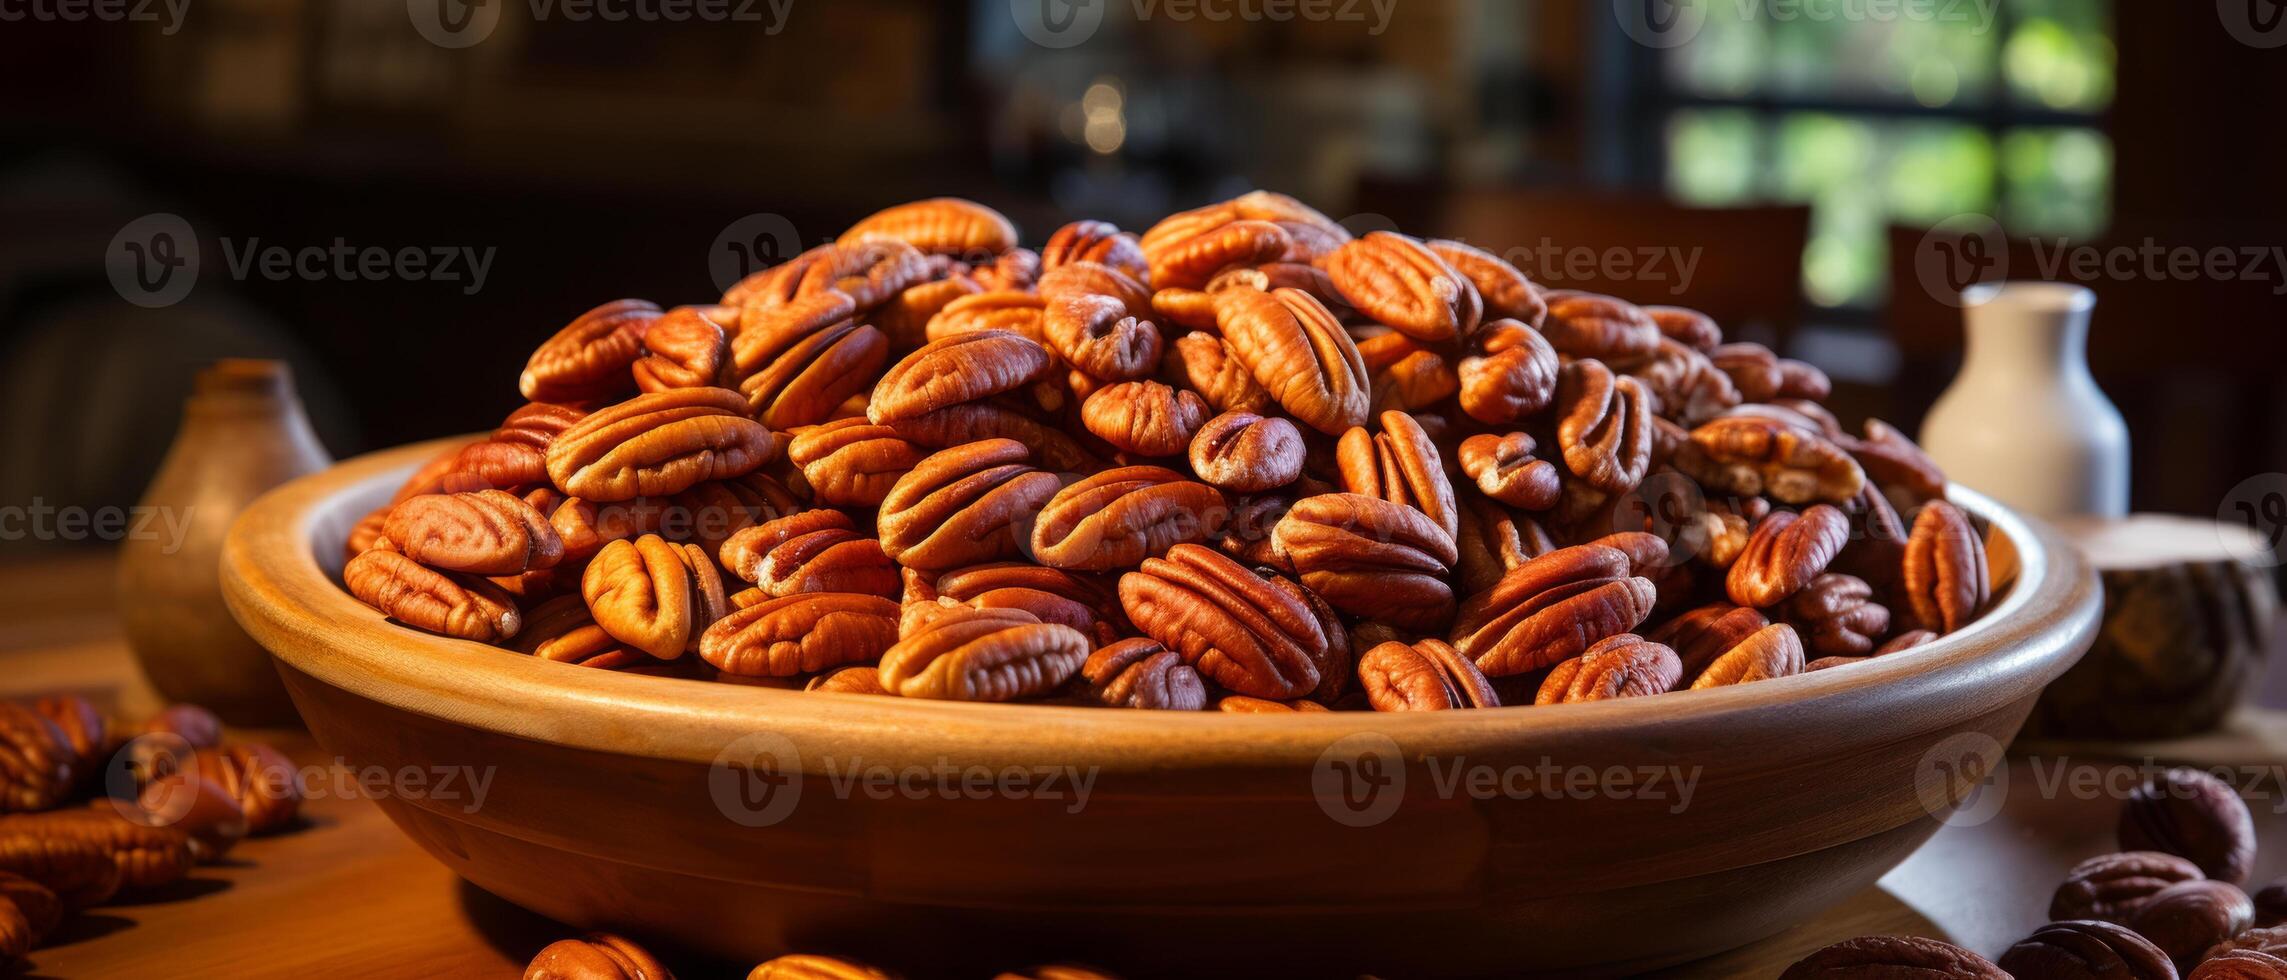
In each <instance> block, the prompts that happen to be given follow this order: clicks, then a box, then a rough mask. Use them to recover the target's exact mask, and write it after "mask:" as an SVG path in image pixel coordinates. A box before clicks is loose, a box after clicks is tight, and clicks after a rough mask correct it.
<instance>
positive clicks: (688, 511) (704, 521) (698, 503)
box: [649, 473, 803, 555]
mask: <svg viewBox="0 0 2287 980" xmlns="http://www.w3.org/2000/svg"><path fill="white" fill-rule="evenodd" d="M802 509H803V505H802V501H801V499H800V498H798V497H797V496H795V494H794V491H792V490H789V489H787V488H786V485H785V484H783V483H780V482H778V481H777V480H776V479H774V478H772V477H770V476H769V475H767V474H763V473H749V474H747V475H745V476H742V477H739V478H738V479H735V480H708V481H707V482H705V483H701V484H698V485H696V486H693V487H692V488H690V489H689V490H685V491H683V492H682V493H678V494H676V495H674V496H672V497H669V498H667V500H666V501H665V502H664V503H663V504H661V505H660V506H659V508H658V510H657V513H656V516H655V517H654V518H653V519H652V520H651V521H650V522H649V523H650V524H651V527H650V528H649V529H650V530H652V531H655V532H657V533H658V534H659V535H660V536H661V537H664V538H666V539H667V540H669V541H678V542H683V543H687V544H696V545H698V546H699V547H700V548H701V549H703V550H705V551H706V552H707V553H708V554H710V555H711V554H715V553H717V552H720V551H721V550H722V549H723V542H725V541H728V540H730V537H731V535H733V534H737V533H738V532H740V531H743V530H746V529H747V528H750V527H753V526H755V525H757V524H761V523H764V522H766V521H774V520H777V519H779V518H781V517H784V516H786V515H788V514H792V513H795V512H797V511H800V510H802Z"/></svg>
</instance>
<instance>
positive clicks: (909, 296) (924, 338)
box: [853, 273, 985, 353]
mask: <svg viewBox="0 0 2287 980" xmlns="http://www.w3.org/2000/svg"><path fill="white" fill-rule="evenodd" d="M984 291H985V287H984V286H983V285H981V284H979V283H978V282H977V281H976V280H975V279H972V278H970V277H969V276H968V275H966V274H959V273H957V274H951V275H947V276H945V277H944V278H941V279H933V280H930V281H927V282H920V283H915V284H913V285H911V286H907V287H905V291H904V292H901V293H898V294H897V295H896V296H892V297H890V299H889V302H886V303H883V304H882V305H881V306H879V307H876V308H875V309H874V311H873V313H872V314H870V319H871V320H872V322H873V326H874V328H875V329H877V330H880V331H881V332H882V335H883V336H886V337H888V338H889V344H890V347H891V349H892V350H895V351H898V352H900V353H902V352H905V351H910V350H913V349H914V348H917V347H920V346H921V345H922V344H926V343H928V342H929V321H930V320H932V319H935V318H936V316H937V314H939V313H941V312H943V311H944V309H945V308H946V307H947V306H950V305H952V304H953V302H954V301H955V300H958V299H960V298H961V297H964V296H974V295H976V294H978V293H981V292H984ZM854 308H855V307H854V306H853V309H854Z"/></svg>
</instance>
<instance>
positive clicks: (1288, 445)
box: [1190, 411, 1303, 493]
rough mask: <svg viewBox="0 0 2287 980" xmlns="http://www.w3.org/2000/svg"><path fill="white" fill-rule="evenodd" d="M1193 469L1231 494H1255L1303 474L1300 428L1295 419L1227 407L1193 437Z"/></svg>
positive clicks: (1201, 477) (1202, 478)
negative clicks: (1267, 415)
mask: <svg viewBox="0 0 2287 980" xmlns="http://www.w3.org/2000/svg"><path fill="white" fill-rule="evenodd" d="M1190 458H1191V471H1192V472H1194V473H1197V474H1199V478H1200V479H1201V480H1205V481H1207V483H1208V484H1210V485H1212V486H1216V487H1221V488H1222V489H1225V490H1229V491H1231V492H1233V493H1259V492H1261V491H1264V490H1270V489H1274V488H1277V487H1283V486H1286V485H1287V484H1289V483H1293V482H1294V481H1295V478H1296V477H1299V476H1301V475H1302V458H1303V446H1302V433H1301V432H1300V431H1299V430H1297V429H1296V428H1295V427H1294V423H1292V422H1289V421H1287V420H1285V419H1283V418H1279V417H1277V416H1275V415H1274V416H1271V417H1269V418H1265V417H1263V416H1260V415H1256V414H1254V413H1252V412H1241V411H1232V412H1225V413H1223V414H1221V415H1218V416H1215V417H1214V418H1211V419H1208V420H1207V423H1206V424H1205V425H1202V426H1200V427H1199V432H1198V434H1197V435H1194V436H1192V437H1191V453H1190Z"/></svg>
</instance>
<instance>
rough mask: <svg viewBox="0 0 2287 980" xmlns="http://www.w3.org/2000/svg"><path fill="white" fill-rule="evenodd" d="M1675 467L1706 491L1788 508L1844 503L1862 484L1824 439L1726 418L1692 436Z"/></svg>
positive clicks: (1778, 425) (1862, 477) (1767, 422)
mask: <svg viewBox="0 0 2287 980" xmlns="http://www.w3.org/2000/svg"><path fill="white" fill-rule="evenodd" d="M1675 465H1676V468H1677V469H1680V470H1682V471H1684V472H1685V473H1686V474H1689V475H1690V476H1691V477H1692V478H1693V479H1695V480H1698V481H1699V482H1700V483H1702V484H1704V485H1706V486H1707V487H1708V488H1709V489H1711V490H1716V491H1719V492H1724V493H1736V494H1742V495H1748V496H1752V495H1755V494H1765V493H1767V494H1769V495H1770V496H1771V497H1772V499H1774V500H1778V501H1780V502H1782V503H1789V504H1807V503H1813V502H1820V501H1823V502H1825V503H1830V504H1842V503H1847V502H1849V500H1850V499H1851V498H1852V497H1855V496H1857V495H1858V491H1859V489H1860V488H1861V487H1863V486H1864V485H1865V483H1866V474H1865V473H1864V471H1862V470H1860V469H1859V468H1858V462H1857V461H1856V460H1854V459H1851V458H1850V454H1849V453H1846V452H1843V451H1842V448H1841V447H1839V446H1836V445H1835V444H1834V443H1832V442H1830V441H1828V440H1827V439H1826V437H1824V436H1822V435H1820V434H1819V433H1818V432H1816V431H1814V430H1810V429H1805V428H1803V427H1801V426H1797V425H1791V424H1788V423H1787V422H1785V421H1782V420H1780V419H1776V418H1772V417H1769V416H1760V415H1726V416H1724V417H1722V418H1718V419H1715V420H1713V421H1710V422H1708V423H1707V424H1705V425H1702V426H1700V427H1699V428H1696V429H1693V430H1691V442H1690V443H1688V444H1686V445H1685V446H1684V447H1682V448H1681V449H1680V450H1678V451H1677V453H1676V458H1675Z"/></svg>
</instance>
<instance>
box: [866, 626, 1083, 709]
mask: <svg viewBox="0 0 2287 980" xmlns="http://www.w3.org/2000/svg"><path fill="white" fill-rule="evenodd" d="M1089 647H1090V644H1089V642H1088V638H1087V637H1086V636H1083V635H1081V634H1080V631H1079V630H1075V629H1073V628H1072V627H1069V626H1064V625H1061V624H1057V623H1043V622H1041V621H1040V620H1038V619H1035V618H1033V616H1032V614H1030V613H1027V612H1024V611H1022V610H1018V609H973V608H963V609H958V610H954V611H952V612H948V613H946V614H945V615H942V616H939V617H937V618H935V619H932V620H930V621H929V623H928V625H927V626H925V627H923V628H922V629H919V630H917V631H915V632H913V633H912V634H910V635H907V636H905V637H903V638H902V639H900V640H898V641H897V645H895V646H892V647H890V648H889V650H888V651H887V652H885V653H883V654H882V657H881V686H882V687H883V688H886V689H887V690H888V691H889V692H890V693H892V694H896V695H899V696H901V697H908V698H936V699H940V700H950V701H1014V700H1017V699H1019V698H1027V697H1037V696H1039V695H1043V694H1047V693H1049V692H1051V691H1054V690H1056V689H1057V688H1058V687H1061V686H1063V684H1064V682H1065V681H1068V680H1071V679H1072V676H1073V675H1074V674H1077V673H1079V671H1080V665H1081V664H1082V663H1084V662H1086V660H1087V659H1088V651H1089Z"/></svg>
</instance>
